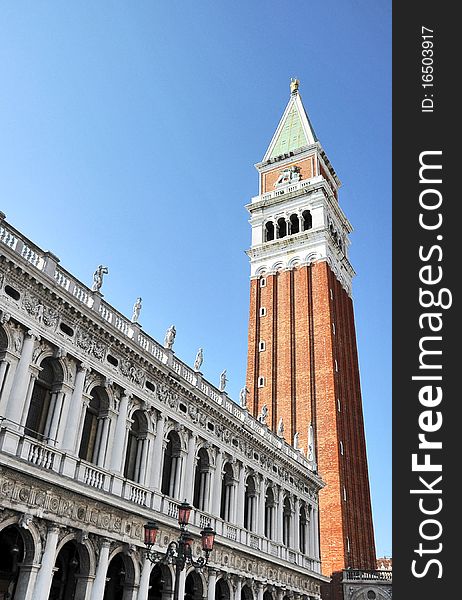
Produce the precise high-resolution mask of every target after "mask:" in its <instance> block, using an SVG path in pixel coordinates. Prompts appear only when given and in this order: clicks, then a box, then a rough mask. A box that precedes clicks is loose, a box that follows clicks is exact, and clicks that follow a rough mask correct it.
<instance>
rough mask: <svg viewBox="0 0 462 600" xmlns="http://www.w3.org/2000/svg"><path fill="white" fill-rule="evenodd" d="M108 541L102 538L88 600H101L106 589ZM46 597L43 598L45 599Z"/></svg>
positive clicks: (109, 543)
mask: <svg viewBox="0 0 462 600" xmlns="http://www.w3.org/2000/svg"><path fill="white" fill-rule="evenodd" d="M110 545H111V542H110V540H107V539H106V538H103V539H102V540H101V547H100V551H99V560H98V566H97V567H96V576H95V580H94V582H93V587H92V590H91V596H90V600H103V596H104V588H105V587H106V575H107V568H108V565H109V546H110ZM47 597H48V596H44V598H47ZM37 600H39V598H37Z"/></svg>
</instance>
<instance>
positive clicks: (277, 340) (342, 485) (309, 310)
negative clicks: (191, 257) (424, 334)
mask: <svg viewBox="0 0 462 600" xmlns="http://www.w3.org/2000/svg"><path fill="white" fill-rule="evenodd" d="M264 279H265V282H266V285H264V286H263V287H262V286H261V278H260V279H252V280H251V288H250V317H249V346H248V348H249V351H248V364H247V387H248V389H249V392H250V396H249V408H250V410H251V411H253V414H254V415H255V416H258V414H260V412H261V409H262V406H263V404H266V405H267V407H268V411H269V418H268V421H267V422H268V425H269V426H270V427H271V428H272V429H273V430H274V431H276V428H277V424H278V422H279V419H280V417H282V418H283V422H284V437H285V439H286V441H287V442H289V443H293V439H294V434H295V432H298V434H299V444H300V446H301V447H302V448H304V449H305V452H306V448H307V445H308V429H309V425H310V423H312V425H313V427H314V431H315V439H316V455H317V464H318V471H319V474H320V475H321V477H322V478H323V480H324V481H325V482H326V487H325V488H324V489H323V490H322V491H321V493H320V538H321V540H320V541H321V560H322V565H323V573H324V574H326V575H330V574H331V573H333V572H335V571H339V570H341V569H344V568H348V567H352V568H357V569H375V568H376V557H375V544H374V531H373V525H372V512H371V503H370V490H369V478H368V469H367V458H366V443H365V437H364V423H363V413H362V401H361V389H360V379H359V367H358V357H357V348H356V333H355V324H354V314H353V304H352V300H351V298H350V297H349V296H348V294H347V293H346V292H345V290H344V289H343V288H342V286H341V284H340V283H339V281H338V280H337V278H336V277H335V275H334V274H333V273H332V271H331V269H330V267H329V266H328V264H327V263H326V262H319V263H313V264H311V265H305V266H302V267H297V268H294V269H291V270H286V271H280V272H278V273H276V274H272V275H266V276H264ZM262 307H264V308H265V309H266V315H265V316H260V309H261V308H262ZM260 341H264V342H265V349H264V350H263V351H261V350H260V349H259V342H260ZM261 376H262V377H264V385H263V387H259V386H258V378H259V377H261ZM342 450H343V453H342Z"/></svg>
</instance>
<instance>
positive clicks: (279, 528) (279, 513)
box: [276, 489, 284, 544]
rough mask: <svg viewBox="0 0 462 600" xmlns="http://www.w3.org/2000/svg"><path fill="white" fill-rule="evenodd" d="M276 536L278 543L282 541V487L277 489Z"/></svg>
mask: <svg viewBox="0 0 462 600" xmlns="http://www.w3.org/2000/svg"><path fill="white" fill-rule="evenodd" d="M276 510H277V517H276V518H277V537H276V540H277V542H278V543H279V544H282V543H283V535H282V534H283V531H284V498H283V495H282V489H279V494H278V504H277V509H276Z"/></svg>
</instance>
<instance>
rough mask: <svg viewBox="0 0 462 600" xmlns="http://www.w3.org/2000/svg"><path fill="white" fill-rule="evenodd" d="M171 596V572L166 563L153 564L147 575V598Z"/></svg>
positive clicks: (168, 599) (163, 598) (168, 597)
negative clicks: (148, 575) (149, 573)
mask: <svg viewBox="0 0 462 600" xmlns="http://www.w3.org/2000/svg"><path fill="white" fill-rule="evenodd" d="M171 597H172V574H171V572H170V569H169V568H168V567H167V566H166V565H159V564H157V565H155V567H154V568H153V569H152V571H151V575H150V577H149V592H148V598H147V600H170V599H171Z"/></svg>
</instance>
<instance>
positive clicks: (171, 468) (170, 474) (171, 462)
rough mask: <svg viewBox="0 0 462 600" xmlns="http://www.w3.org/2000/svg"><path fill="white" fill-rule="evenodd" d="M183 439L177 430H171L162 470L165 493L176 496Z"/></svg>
mask: <svg viewBox="0 0 462 600" xmlns="http://www.w3.org/2000/svg"><path fill="white" fill-rule="evenodd" d="M180 461H181V440H180V436H179V435H178V433H177V432H176V431H170V433H169V434H168V436H167V447H166V448H165V452H164V466H163V470H162V488H161V491H162V493H163V494H164V495H166V496H170V497H172V498H175V494H176V492H177V491H178V488H179V483H180V475H181V474H180V471H181V468H180V467H181V465H180Z"/></svg>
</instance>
